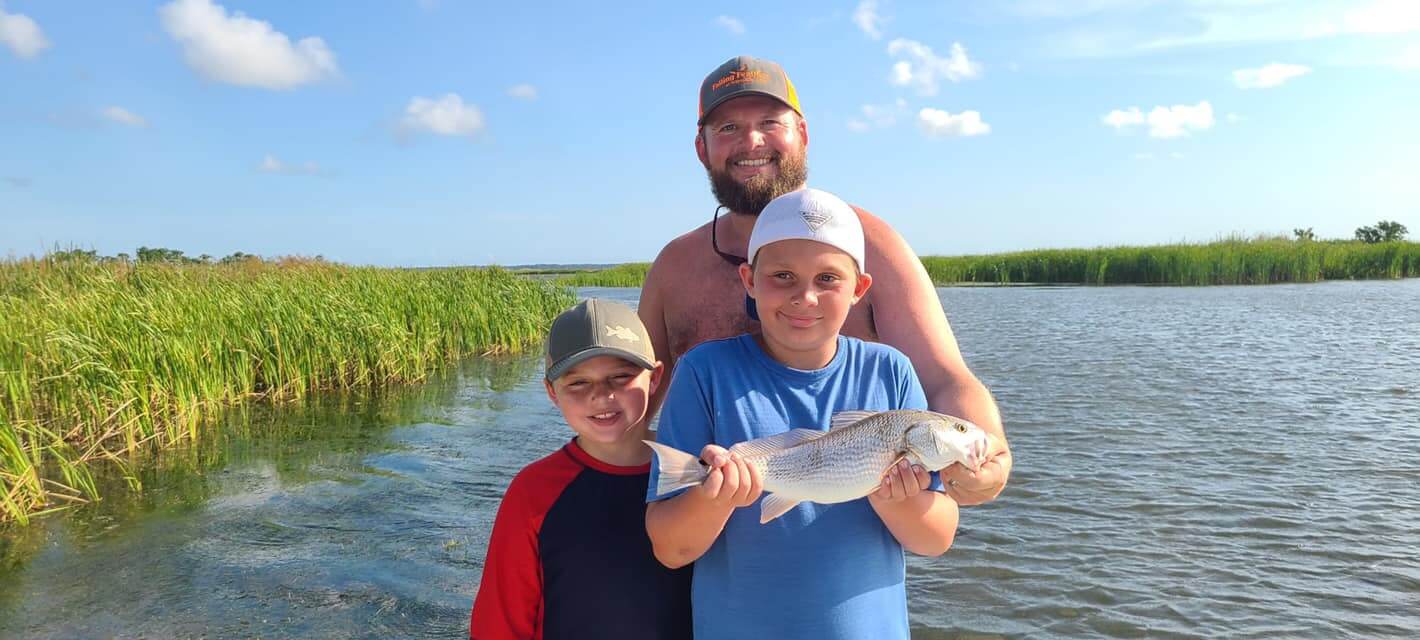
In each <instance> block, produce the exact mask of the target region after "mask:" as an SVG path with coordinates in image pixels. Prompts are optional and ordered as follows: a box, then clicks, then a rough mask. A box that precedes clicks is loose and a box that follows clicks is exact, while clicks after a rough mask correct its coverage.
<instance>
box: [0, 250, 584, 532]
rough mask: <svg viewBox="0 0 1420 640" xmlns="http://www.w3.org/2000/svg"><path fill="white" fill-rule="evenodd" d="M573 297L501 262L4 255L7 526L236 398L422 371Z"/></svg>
mask: <svg viewBox="0 0 1420 640" xmlns="http://www.w3.org/2000/svg"><path fill="white" fill-rule="evenodd" d="M573 302H574V299H573V296H572V294H571V292H570V291H568V290H567V289H565V288H563V287H558V286H555V285H552V284H549V283H545V282H535V281H531V280H528V279H526V278H521V277H518V276H515V275H513V274H512V273H510V272H507V271H504V270H501V269H440V270H399V269H377V268H357V267H347V266H341V265H333V264H329V263H325V262H318V261H315V262H313V261H299V260H288V261H283V262H280V263H272V262H261V261H246V262H242V263H239V264H235V265H186V266H177V265H165V264H149V263H143V264H138V265H131V264H128V263H123V262H109V263H98V262H93V261H85V260H79V261H56V260H51V259H40V260H21V261H8V262H0V522H3V521H4V520H7V519H12V520H18V521H21V522H24V521H26V520H27V519H28V518H29V517H31V516H33V515H35V514H39V513H44V512H46V511H47V510H49V509H53V508H63V507H64V506H65V505H66V504H69V503H74V502H80V501H85V500H90V499H93V498H95V497H97V496H96V494H97V491H96V490H95V488H94V484H93V480H92V475H91V474H90V472H89V470H88V466H89V465H91V464H94V463H96V462H98V461H101V460H111V461H113V462H115V463H118V464H123V457H122V454H124V453H126V452H130V451H133V450H135V449H137V448H138V447H139V446H140V445H144V444H145V443H151V444H152V445H154V446H156V447H163V446H169V445H173V444H177V443H181V442H185V441H189V440H191V439H192V438H193V437H194V436H195V435H197V433H198V430H199V428H200V425H201V424H203V419H204V418H206V417H208V416H209V415H211V413H212V412H213V411H215V410H216V409H219V408H221V407H223V406H227V405H231V404H234V403H239V402H243V401H246V400H250V399H253V398H267V399H272V400H278V401H279V400H288V399H300V398H302V397H304V396H306V395H307V394H309V393H311V392H313V391H317V390H321V389H345V388H356V387H365V386H372V385H381V384H388V383H403V382H413V381H419V380H422V379H424V377H425V376H426V375H428V374H429V373H431V372H432V371H434V370H436V369H438V368H439V367H440V366H442V365H443V364H444V363H447V362H449V361H451V360H453V359H456V358H459V357H461V356H465V355H470V354H484V353H490V352H496V351H508V350H517V349H520V348H522V347H523V346H525V345H528V344H530V343H533V342H535V341H537V340H539V339H540V338H541V337H542V334H543V332H544V330H545V329H546V326H547V323H548V322H549V321H550V320H551V318H552V317H553V316H555V315H556V314H557V313H558V312H559V311H561V310H562V309H564V308H566V307H567V306H569V305H571V304H572V303H573Z"/></svg>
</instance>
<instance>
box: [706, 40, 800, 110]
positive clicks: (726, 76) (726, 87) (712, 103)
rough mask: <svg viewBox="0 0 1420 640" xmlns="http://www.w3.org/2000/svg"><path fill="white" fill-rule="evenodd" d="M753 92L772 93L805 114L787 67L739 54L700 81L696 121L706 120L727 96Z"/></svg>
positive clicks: (733, 96) (764, 94) (767, 94)
mask: <svg viewBox="0 0 1420 640" xmlns="http://www.w3.org/2000/svg"><path fill="white" fill-rule="evenodd" d="M751 94H754V95H761V96H769V97H771V98H774V99H776V100H778V101H780V102H782V103H784V104H786V105H788V106H789V108H790V109H793V110H794V112H795V113H797V114H799V115H800V116H802V115H804V110H803V109H801V108H799V92H798V91H797V90H796V89H794V83H792V82H789V74H787V73H784V67H781V66H779V65H778V64H777V63H774V62H770V61H769V60H760V59H759V58H752V57H750V56H736V57H734V58H730V59H729V60H726V61H725V64H722V65H720V66H719V67H718V68H716V69H715V70H714V71H711V72H710V75H708V76H705V81H704V82H701V83H700V113H699V115H698V116H697V117H696V121H695V124H696V125H703V124H705V116H707V115H709V114H710V112H711V111H714V110H715V107H718V106H720V105H721V104H722V103H724V102H725V101H726V100H729V99H731V98H738V97H740V96H743V95H751Z"/></svg>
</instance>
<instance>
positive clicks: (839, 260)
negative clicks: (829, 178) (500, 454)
mask: <svg viewBox="0 0 1420 640" xmlns="http://www.w3.org/2000/svg"><path fill="white" fill-rule="evenodd" d="M863 246H864V244H863V229H862V225H861V223H860V222H859V220H858V216H857V214H856V213H855V212H854V211H853V209H852V208H851V207H849V206H848V204H847V203H845V202H843V201H842V200H840V199H838V198H837V197H835V196H833V195H832V194H829V193H826V192H823V191H818V190H814V189H802V190H799V191H795V192H793V193H789V194H786V195H783V196H780V197H779V198H776V199H775V200H773V201H772V202H770V203H769V205H767V206H766V207H765V208H764V210H763V211H762V212H761V213H760V214H759V217H758V219H757V220H756V221H755V225H754V230H753V232H752V233H751V234H750V240H749V259H750V262H749V264H747V265H743V266H741V267H740V280H741V282H742V283H743V285H744V287H745V291H746V292H747V293H748V294H749V296H750V297H751V298H753V306H754V308H755V309H756V310H757V312H758V316H759V321H760V333H758V334H752V335H751V334H747V335H742V336H738V337H734V338H728V339H724V340H717V341H711V342H706V343H703V344H701V345H699V346H697V347H695V348H694V349H691V350H690V351H689V352H687V353H686V354H685V356H684V358H682V359H681V360H680V362H679V364H678V365H677V366H676V370H675V376H674V380H673V381H672V382H671V386H670V390H669V392H668V393H667V395H666V401H665V405H664V406H663V407H662V409H661V423H660V425H661V426H660V431H659V441H660V442H662V443H664V444H666V445H669V446H671V447H674V448H676V449H680V450H682V451H699V452H701V453H700V457H701V460H702V461H704V462H705V463H707V464H708V465H709V466H710V467H711V468H712V471H711V472H710V476H709V477H708V478H707V480H706V481H705V482H704V483H703V484H701V485H699V486H696V487H692V488H690V489H688V490H685V491H684V492H682V493H679V494H675V495H673V496H671V497H669V499H666V498H667V496H656V495H653V494H652V492H651V491H648V493H647V500H648V501H650V502H651V503H650V504H649V505H648V507H647V509H646V528H647V531H648V532H649V534H650V536H651V541H652V544H653V546H654V548H655V552H656V557H657V558H659V559H660V560H661V561H662V562H663V563H665V564H666V565H667V566H671V567H680V566H683V565H685V564H687V563H690V562H695V577H694V585H693V587H692V603H693V604H692V607H691V608H692V611H693V616H694V619H695V637H696V638H697V639H698V640H718V639H720V638H815V639H818V638H825V639H837V638H863V639H869V638H871V639H873V640H880V639H883V638H901V639H903V640H906V638H908V621H907V601H906V590H905V569H904V559H903V549H904V548H906V549H908V550H911V551H913V552H915V553H919V554H924V555H937V554H941V553H944V552H945V551H946V550H947V548H948V547H950V546H951V543H952V539H953V537H954V536H955V532H956V526H957V504H956V503H955V502H954V501H953V500H952V499H951V498H950V497H948V496H947V495H945V494H944V493H942V492H941V491H940V484H939V483H938V482H935V481H934V480H933V478H932V476H931V475H929V474H928V473H926V472H925V471H924V470H922V469H921V468H920V467H914V466H911V465H908V464H907V463H905V462H904V463H900V464H899V465H897V466H894V467H893V468H892V470H891V471H890V472H888V473H887V474H886V475H885V477H884V478H883V485H882V487H881V488H880V489H879V490H878V491H877V493H875V494H873V495H871V496H869V497H867V498H863V499H859V500H855V501H852V502H845V503H840V504H832V505H821V504H813V503H802V504H800V505H799V506H797V507H794V508H793V509H792V510H790V511H789V512H788V513H786V514H784V515H783V516H782V517H780V518H779V519H777V520H774V521H772V522H769V523H768V524H760V523H759V509H757V508H756V509H741V508H739V507H748V506H751V505H753V504H754V503H755V502H756V500H757V499H758V498H759V496H760V493H761V491H762V487H761V481H760V478H759V475H758V472H757V471H756V470H755V468H754V467H752V466H750V465H748V464H746V463H745V462H744V461H743V460H740V459H739V457H738V456H736V455H732V454H729V453H728V451H726V449H727V448H728V447H730V446H732V445H734V444H736V443H738V442H742V441H745V440H750V439H754V438H762V437H766V436H772V435H775V434H779V433H783V432H785V431H788V430H789V429H792V428H799V427H807V428H818V429H827V428H828V425H829V421H830V417H831V416H832V415H833V414H834V413H835V412H838V411H846V410H867V411H883V410H891V409H926V408H927V402H926V398H925V397H924V395H923V393H922V387H921V385H920V384H919V383H918V380H917V376H916V374H915V373H914V371H913V369H912V365H911V363H910V362H909V361H908V359H907V357H906V356H904V355H903V354H902V353H901V352H899V351H897V350H896V349H893V348H892V347H889V346H886V345H881V344H875V343H866V342H863V341H860V340H857V339H854V338H848V337H844V336H840V335H839V330H840V329H841V328H842V326H843V322H844V320H845V319H846V318H847V316H848V311H849V308H850V307H851V306H852V305H853V304H855V303H857V302H858V300H859V299H861V298H862V297H863V294H864V293H866V292H867V290H868V287H869V286H871V284H872V278H871V277H870V276H869V275H868V274H867V273H866V272H865V271H864V266H865V265H864V264H863V257H864V256H863V254H864V249H863Z"/></svg>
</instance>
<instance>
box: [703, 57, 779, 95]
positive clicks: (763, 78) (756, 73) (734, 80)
mask: <svg viewBox="0 0 1420 640" xmlns="http://www.w3.org/2000/svg"><path fill="white" fill-rule="evenodd" d="M752 82H769V74H768V73H765V72H764V70H763V69H751V68H749V65H747V64H742V65H740V68H739V69H736V70H734V71H731V72H729V73H727V74H725V75H724V76H721V77H720V79H719V80H716V81H715V84H712V85H710V90H711V91H719V90H720V88H721V87H728V86H730V85H732V84H749V83H752Z"/></svg>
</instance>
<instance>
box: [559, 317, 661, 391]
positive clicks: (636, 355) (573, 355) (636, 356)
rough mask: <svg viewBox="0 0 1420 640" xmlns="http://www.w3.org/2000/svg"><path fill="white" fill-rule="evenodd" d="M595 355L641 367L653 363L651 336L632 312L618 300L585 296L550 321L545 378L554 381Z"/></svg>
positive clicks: (648, 367) (653, 353) (649, 367)
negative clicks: (618, 359) (621, 360)
mask: <svg viewBox="0 0 1420 640" xmlns="http://www.w3.org/2000/svg"><path fill="white" fill-rule="evenodd" d="M597 356H615V357H618V358H621V359H623V360H626V361H628V362H631V363H632V364H635V365H637V366H640V367H642V368H645V369H653V368H655V366H656V352H655V350H654V349H653V348H652V347H651V336H649V335H647V334H646V327H645V325H643V324H641V318H640V317H638V316H637V315H636V312H635V311H633V310H632V309H631V307H628V306H626V305H624V304H621V303H619V302H615V301H612V300H603V299H600V298H588V299H586V300H583V301H582V302H581V303H579V304H578V305H577V306H575V307H572V308H571V309H568V310H566V311H563V312H562V314H561V315H559V316H557V319H556V320H553V321H552V330H550V331H548V333H547V379H548V380H556V379H558V378H560V377H562V374H564V373H567V370H568V369H571V368H572V367H574V366H577V364H579V363H581V362H583V361H585V360H587V359H589V358H595V357H597Z"/></svg>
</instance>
